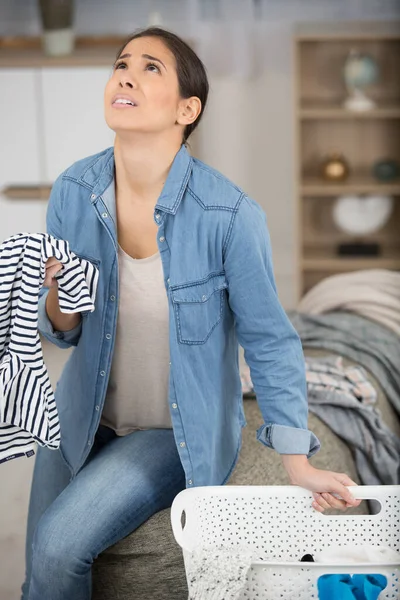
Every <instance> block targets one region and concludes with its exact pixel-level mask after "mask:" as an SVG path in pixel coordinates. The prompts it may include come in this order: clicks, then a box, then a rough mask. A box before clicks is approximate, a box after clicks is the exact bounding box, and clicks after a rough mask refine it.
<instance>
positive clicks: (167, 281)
mask: <svg viewBox="0 0 400 600" xmlns="http://www.w3.org/2000/svg"><path fill="white" fill-rule="evenodd" d="M167 283H168V285H169V277H168V279H167Z"/></svg>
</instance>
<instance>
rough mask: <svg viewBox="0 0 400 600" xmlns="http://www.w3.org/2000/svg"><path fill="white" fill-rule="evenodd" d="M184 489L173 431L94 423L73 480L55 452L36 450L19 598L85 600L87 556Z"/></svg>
mask: <svg viewBox="0 0 400 600" xmlns="http://www.w3.org/2000/svg"><path fill="white" fill-rule="evenodd" d="M184 488H185V474H184V471H183V468H182V465H181V462H180V459H179V454H178V451H177V448H176V444H175V440H174V434H173V431H172V429H152V430H148V431H136V432H133V433H131V434H128V435H126V436H123V437H118V436H117V435H116V434H115V432H114V431H113V430H112V429H109V428H108V427H105V426H103V425H100V426H99V429H98V431H97V434H96V438H95V442H94V444H93V448H92V451H91V453H90V455H89V457H88V459H87V461H86V463H85V465H84V466H83V468H82V469H81V471H80V472H79V473H78V474H77V476H76V477H75V478H74V479H73V480H72V481H70V472H69V469H68V467H67V466H66V464H65V463H64V461H63V459H62V458H61V456H60V453H59V452H58V451H55V450H49V449H48V448H42V447H39V448H38V453H37V457H36V462H35V468H34V474H33V482H32V489H31V496H30V504H29V515H28V529H27V543H26V580H25V583H24V585H23V586H22V600H71V599H72V598H73V599H74V600H90V599H91V587H92V582H91V566H92V563H93V560H94V559H95V558H96V557H97V556H98V555H99V554H100V553H101V552H103V550H105V549H106V548H108V547H109V546H111V545H112V544H115V543H116V542H117V541H118V540H120V539H122V538H123V537H125V536H127V535H128V534H130V533H131V532H132V531H134V530H135V529H137V528H138V527H139V526H140V525H142V523H144V522H145V521H146V520H147V519H148V518H149V517H151V516H152V515H153V514H155V513H156V512H158V511H160V510H163V509H164V508H168V507H169V506H171V504H172V501H173V499H174V497H175V496H176V495H177V494H178V493H179V492H180V491H182V490H183V489H184Z"/></svg>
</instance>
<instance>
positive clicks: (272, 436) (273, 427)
mask: <svg viewBox="0 0 400 600" xmlns="http://www.w3.org/2000/svg"><path fill="white" fill-rule="evenodd" d="M257 439H258V440H259V441H260V442H261V443H262V444H264V445H265V446H268V448H272V449H273V450H276V452H278V453H279V454H306V455H307V458H310V457H311V456H313V455H314V454H316V453H317V452H318V450H319V449H320V448H321V444H320V441H319V439H318V438H317V437H316V436H315V435H314V434H313V433H312V431H309V430H308V429H299V428H297V427H288V426H287V425H277V424H273V423H269V424H267V425H263V426H262V427H260V429H259V430H258V431H257Z"/></svg>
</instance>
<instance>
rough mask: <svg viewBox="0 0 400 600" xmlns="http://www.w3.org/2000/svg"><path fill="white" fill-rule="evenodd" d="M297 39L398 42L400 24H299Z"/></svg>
mask: <svg viewBox="0 0 400 600" xmlns="http://www.w3.org/2000/svg"><path fill="white" fill-rule="evenodd" d="M295 37H296V39H297V40H298V41H302V42H329V41H337V40H351V41H353V40H372V41H375V40H398V39H399V37H400V22H399V21H393V22H392V23H389V22H387V21H348V22H345V21H339V22H335V21H330V22H326V21H322V22H320V23H318V22H317V23H299V24H297V25H296V26H295Z"/></svg>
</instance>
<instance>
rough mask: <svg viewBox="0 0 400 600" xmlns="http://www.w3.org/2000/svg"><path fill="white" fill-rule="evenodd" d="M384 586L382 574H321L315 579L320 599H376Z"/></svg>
mask: <svg viewBox="0 0 400 600" xmlns="http://www.w3.org/2000/svg"><path fill="white" fill-rule="evenodd" d="M386 586H387V578H386V577H385V576H384V575H369V574H367V575H363V574H360V575H353V576H351V575H336V574H333V575H321V577H319V578H318V581H317V587H318V598H319V599H320V600H377V598H378V597H379V594H380V593H381V591H382V590H384V589H385V588H386Z"/></svg>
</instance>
